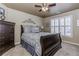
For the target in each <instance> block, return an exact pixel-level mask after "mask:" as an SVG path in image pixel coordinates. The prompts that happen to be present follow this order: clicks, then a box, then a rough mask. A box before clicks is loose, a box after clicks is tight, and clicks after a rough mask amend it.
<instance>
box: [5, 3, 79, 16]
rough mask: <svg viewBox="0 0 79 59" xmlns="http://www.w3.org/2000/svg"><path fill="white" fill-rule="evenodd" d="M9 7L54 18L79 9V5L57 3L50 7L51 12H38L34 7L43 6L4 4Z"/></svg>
mask: <svg viewBox="0 0 79 59" xmlns="http://www.w3.org/2000/svg"><path fill="white" fill-rule="evenodd" d="M4 4H5V5H6V6H7V7H9V8H13V9H16V10H19V11H23V12H27V13H30V14H33V15H37V16H40V17H43V18H45V17H49V16H54V15H57V14H60V13H65V12H68V11H71V10H74V9H79V3H56V6H54V7H50V8H49V9H50V11H49V12H38V10H39V9H40V8H36V7H34V5H35V4H38V5H41V3H4Z"/></svg>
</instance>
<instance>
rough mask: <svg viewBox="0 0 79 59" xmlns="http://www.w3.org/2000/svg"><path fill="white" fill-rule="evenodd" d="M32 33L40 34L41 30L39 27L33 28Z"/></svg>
mask: <svg viewBox="0 0 79 59" xmlns="http://www.w3.org/2000/svg"><path fill="white" fill-rule="evenodd" d="M31 32H32V33H39V32H40V28H39V27H38V26H32V27H31Z"/></svg>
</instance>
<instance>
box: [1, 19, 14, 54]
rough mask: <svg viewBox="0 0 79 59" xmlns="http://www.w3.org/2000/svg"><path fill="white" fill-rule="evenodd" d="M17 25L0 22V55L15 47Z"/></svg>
mask: <svg viewBox="0 0 79 59" xmlns="http://www.w3.org/2000/svg"><path fill="white" fill-rule="evenodd" d="M14 28H15V23H12V22H7V21H2V20H0V55H2V54H3V53H5V52H6V51H8V50H9V49H11V48H12V47H14V46H15V45H14Z"/></svg>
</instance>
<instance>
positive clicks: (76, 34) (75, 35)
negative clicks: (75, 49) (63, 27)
mask: <svg viewBox="0 0 79 59" xmlns="http://www.w3.org/2000/svg"><path fill="white" fill-rule="evenodd" d="M66 15H73V16H74V17H73V20H72V37H62V39H63V40H64V41H68V42H72V43H76V44H79V27H78V26H77V20H79V9H77V10H73V11H70V12H66V13H63V14H59V15H56V16H51V17H47V18H44V20H43V25H44V27H45V28H44V31H50V27H46V24H49V22H50V20H51V19H53V18H56V17H61V16H66Z"/></svg>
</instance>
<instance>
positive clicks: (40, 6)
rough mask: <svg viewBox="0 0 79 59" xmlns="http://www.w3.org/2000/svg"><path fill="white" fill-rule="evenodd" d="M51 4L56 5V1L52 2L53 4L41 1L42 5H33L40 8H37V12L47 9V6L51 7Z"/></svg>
mask: <svg viewBox="0 0 79 59" xmlns="http://www.w3.org/2000/svg"><path fill="white" fill-rule="evenodd" d="M53 6H56V3H53V4H47V3H42V5H35V7H38V8H41V9H40V10H39V12H41V11H44V12H46V11H49V8H50V7H53Z"/></svg>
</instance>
